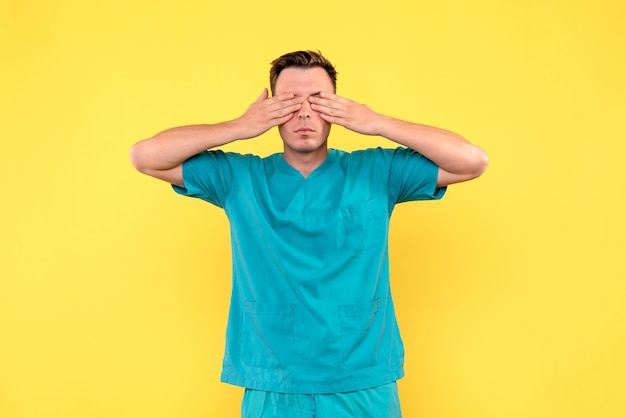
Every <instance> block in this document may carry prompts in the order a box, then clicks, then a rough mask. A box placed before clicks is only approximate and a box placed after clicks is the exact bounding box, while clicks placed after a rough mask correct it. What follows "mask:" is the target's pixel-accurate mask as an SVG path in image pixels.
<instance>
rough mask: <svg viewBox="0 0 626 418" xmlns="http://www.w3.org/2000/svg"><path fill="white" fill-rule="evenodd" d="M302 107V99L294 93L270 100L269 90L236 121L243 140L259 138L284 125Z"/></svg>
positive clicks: (280, 95) (265, 90) (264, 90)
mask: <svg viewBox="0 0 626 418" xmlns="http://www.w3.org/2000/svg"><path fill="white" fill-rule="evenodd" d="M301 107H302V99H300V98H296V97H295V95H294V94H293V93H283V94H279V95H277V96H274V97H271V98H268V91H267V89H263V93H261V95H260V96H259V97H258V98H257V99H256V100H255V101H254V103H252V104H251V105H250V106H249V107H248V110H246V112H245V113H244V114H243V115H241V116H240V117H239V118H237V119H236V121H237V122H238V123H239V124H240V128H241V137H242V139H248V138H254V137H257V136H259V135H261V134H263V133H265V132H267V131H268V130H270V129H271V128H273V127H274V126H278V125H282V124H283V123H285V122H287V121H288V120H289V119H291V118H292V117H293V114H294V112H297V111H298V110H300V108H301Z"/></svg>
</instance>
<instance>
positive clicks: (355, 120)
mask: <svg viewBox="0 0 626 418" xmlns="http://www.w3.org/2000/svg"><path fill="white" fill-rule="evenodd" d="M308 100H309V102H310V103H311V108H312V109H313V110H315V111H317V112H320V114H321V117H322V118H323V119H324V120H326V121H328V122H330V123H334V124H337V125H341V126H343V127H345V128H347V129H350V130H352V131H355V132H358V133H361V134H365V135H380V136H382V137H384V138H387V139H389V140H391V141H394V142H396V143H398V144H400V145H404V146H405V147H408V148H411V149H413V150H415V151H417V152H419V153H420V154H422V155H424V156H425V157H426V158H428V159H430V160H431V161H433V162H434V163H435V164H437V165H438V166H439V176H438V178H437V185H438V186H439V187H442V186H447V185H449V184H452V183H459V182H462V181H467V180H471V179H473V178H476V177H478V176H480V175H481V174H482V173H483V172H484V171H485V169H486V168H487V165H488V163H489V158H488V156H487V153H486V152H485V151H484V150H483V149H482V148H480V147H478V146H476V145H473V144H471V143H470V142H469V141H467V140H466V139H464V138H463V137H461V136H460V135H457V134H455V133H453V132H450V131H446V130H444V129H440V128H435V127H432V126H427V125H421V124H418V123H413V122H407V121H403V120H400V119H396V118H393V117H390V116H385V115H382V114H380V113H377V112H375V111H373V110H371V109H370V108H369V107H367V106H366V105H363V104H359V103H356V102H354V101H352V100H349V99H346V98H344V97H340V96H337V95H335V94H330V93H321V94H320V95H319V96H311V97H309V98H308Z"/></svg>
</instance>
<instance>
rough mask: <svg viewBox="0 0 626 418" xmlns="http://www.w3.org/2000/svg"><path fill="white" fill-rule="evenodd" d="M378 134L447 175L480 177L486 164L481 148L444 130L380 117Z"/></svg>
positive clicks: (484, 153) (486, 160)
mask: <svg viewBox="0 0 626 418" xmlns="http://www.w3.org/2000/svg"><path fill="white" fill-rule="evenodd" d="M379 135H381V136H383V137H385V138H387V139H389V140H391V141H394V142H396V143H398V144H400V145H404V146H406V147H408V148H411V149H413V150H414V151H417V152H419V153H420V154H422V155H424V156H425V157H426V158H428V159H429V160H431V161H433V162H434V163H435V164H437V165H438V166H439V167H440V168H442V169H444V170H446V171H448V172H449V173H455V174H469V173H475V174H477V175H480V174H481V173H482V172H483V171H484V170H485V168H486V167H487V164H488V157H487V154H486V152H485V151H484V150H483V149H482V148H480V147H478V146H476V145H473V144H471V143H470V142H469V141H467V140H466V139H465V138H463V137H462V136H460V135H457V134H455V133H454V132H450V131H447V130H445V129H440V128H435V127H432V126H427V125H421V124H417V123H412V122H406V121H403V120H399V119H395V118H391V117H388V116H381V120H380V122H379Z"/></svg>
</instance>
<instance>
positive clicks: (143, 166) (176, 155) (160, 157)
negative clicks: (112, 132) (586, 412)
mask: <svg viewBox="0 0 626 418" xmlns="http://www.w3.org/2000/svg"><path fill="white" fill-rule="evenodd" d="M300 107H301V99H299V98H295V97H294V95H293V94H291V93H285V94H281V95H277V96H274V97H272V98H268V92H267V89H264V90H263V93H261V95H260V96H259V97H258V98H257V100H256V101H255V102H254V103H252V104H251V105H250V106H249V107H248V109H247V110H246V112H245V113H244V114H243V115H241V116H240V117H238V118H236V119H233V120H231V121H227V122H220V123H216V124H211V125H191V126H181V127H178V128H172V129H168V130H166V131H163V132H161V133H158V134H156V135H155V136H153V137H152V138H148V139H144V140H142V141H139V142H137V143H136V144H135V145H133V146H132V148H131V149H130V161H131V163H132V164H133V166H134V167H135V168H136V169H137V170H138V171H140V172H142V173H144V174H147V175H149V176H152V177H155V178H157V179H160V180H163V181H166V182H168V183H171V184H175V185H177V186H181V187H184V186H185V185H184V182H183V172H182V164H183V162H185V161H186V160H187V159H189V158H191V157H193V156H194V155H196V154H199V153H200V152H203V151H206V150H207V149H211V148H216V147H219V146H221V145H224V144H228V143H230V142H233V141H237V140H241V139H250V138H254V137H257V136H259V135H261V134H263V133H264V132H266V131H268V130H269V129H271V128H273V127H274V126H277V125H280V124H283V123H285V122H286V121H288V120H289V119H290V118H291V117H292V115H293V113H294V112H296V111H297V110H298V109H300Z"/></svg>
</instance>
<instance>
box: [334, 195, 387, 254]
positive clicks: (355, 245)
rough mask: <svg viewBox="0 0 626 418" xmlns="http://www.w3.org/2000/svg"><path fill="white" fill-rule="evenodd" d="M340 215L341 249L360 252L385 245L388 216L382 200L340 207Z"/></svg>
mask: <svg viewBox="0 0 626 418" xmlns="http://www.w3.org/2000/svg"><path fill="white" fill-rule="evenodd" d="M340 213H341V220H342V224H343V232H344V245H343V248H342V249H347V250H352V251H356V252H362V251H364V250H367V249H370V248H374V247H383V246H385V245H386V243H387V231H388V227H389V216H388V213H387V205H386V202H384V201H383V200H382V199H374V200H369V201H367V202H364V203H357V204H354V205H347V206H342V207H341V208H340Z"/></svg>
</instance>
